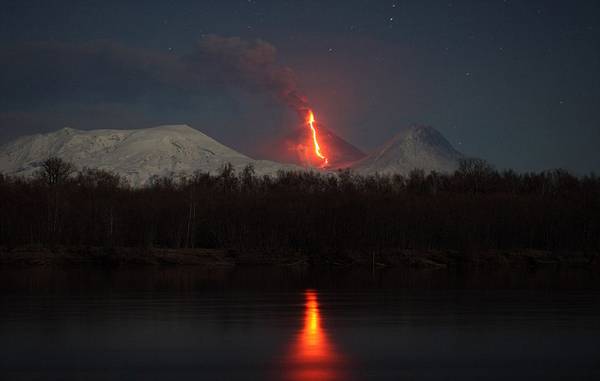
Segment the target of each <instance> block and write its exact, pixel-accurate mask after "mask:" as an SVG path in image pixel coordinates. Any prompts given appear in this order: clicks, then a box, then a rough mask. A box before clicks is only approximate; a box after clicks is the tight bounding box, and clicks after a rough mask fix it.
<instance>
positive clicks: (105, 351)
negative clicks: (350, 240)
mask: <svg viewBox="0 0 600 381" xmlns="http://www.w3.org/2000/svg"><path fill="white" fill-rule="evenodd" d="M597 284H598V282H597V279H596V276H595V275H594V274H590V273H585V272H584V273H563V272H556V271H551V272H550V273H530V274H518V275H515V274H511V275H506V274H505V275H494V274H475V275H468V276H467V275H465V274H454V275H448V274H446V273H443V272H442V273H440V272H437V273H436V272H433V273H432V272H429V273H427V272H419V273H414V272H408V273H406V272H393V271H392V272H381V273H375V274H372V273H370V272H368V271H366V272H361V271H345V270H344V271H342V270H332V271H324V272H319V273H316V274H315V273H312V272H311V273H307V272H304V271H297V270H285V269H273V268H270V269H266V268H253V269H241V270H234V271H228V270H222V271H218V270H217V271H215V270H211V271H207V270H194V269H154V268H153V269H138V270H118V271H116V270H98V269H89V270H85V269H71V270H56V269H55V270H52V269H37V270H15V269H3V270H0V287H1V291H2V292H1V293H0V295H1V296H0V298H1V299H0V300H1V302H0V308H1V314H0V379H7V380H13V379H14V380H118V379H120V380H131V379H134V380H176V379H182V380H188V379H189V380H192V379H193V380H315V381H319V380H454V379H457V380H458V379H460V380H480V379H495V380H507V379H511V380H512V379H523V380H530V379H544V380H549V379H556V380H559V379H573V380H579V379H581V380H584V379H589V380H599V379H600V292H599V291H598V287H597Z"/></svg>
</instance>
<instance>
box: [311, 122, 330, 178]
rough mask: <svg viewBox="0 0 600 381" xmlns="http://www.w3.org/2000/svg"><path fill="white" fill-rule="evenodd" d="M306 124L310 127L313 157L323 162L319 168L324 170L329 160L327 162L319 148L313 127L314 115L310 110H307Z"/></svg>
mask: <svg viewBox="0 0 600 381" xmlns="http://www.w3.org/2000/svg"><path fill="white" fill-rule="evenodd" d="M306 124H307V125H308V126H309V127H310V131H311V136H312V144H313V146H314V151H315V155H316V156H317V157H318V158H320V159H321V160H323V162H322V164H321V165H320V167H321V168H324V167H325V166H327V164H329V160H327V157H326V156H324V155H323V154H322V153H321V147H320V146H319V137H318V133H317V127H315V114H314V113H313V112H312V110H308V116H307V117H306Z"/></svg>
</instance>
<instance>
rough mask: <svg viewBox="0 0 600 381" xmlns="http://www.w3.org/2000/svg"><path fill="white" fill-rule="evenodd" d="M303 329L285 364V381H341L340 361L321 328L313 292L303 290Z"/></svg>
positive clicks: (317, 303)
mask: <svg viewBox="0 0 600 381" xmlns="http://www.w3.org/2000/svg"><path fill="white" fill-rule="evenodd" d="M304 296H305V300H306V302H305V312H304V326H303V327H302V330H301V331H300V332H299V334H298V335H297V336H296V338H295V340H294V343H293V345H292V350H291V353H290V354H289V357H288V358H287V361H286V364H285V369H284V372H285V375H286V377H285V379H286V380H294V381H308V380H311V381H326V380H327V381H331V380H342V379H344V377H343V374H342V373H343V372H342V368H343V364H342V358H341V356H340V354H339V353H337V352H336V351H335V349H334V347H333V346H332V344H331V342H330V341H329V338H328V337H327V333H326V331H325V330H324V329H323V327H322V325H321V314H320V311H319V301H318V299H317V292H316V291H313V290H307V291H306V292H305V294H304Z"/></svg>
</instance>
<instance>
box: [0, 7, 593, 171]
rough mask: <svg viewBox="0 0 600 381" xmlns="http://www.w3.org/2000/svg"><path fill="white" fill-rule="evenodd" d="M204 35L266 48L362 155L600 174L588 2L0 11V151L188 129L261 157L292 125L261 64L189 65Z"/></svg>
mask: <svg viewBox="0 0 600 381" xmlns="http://www.w3.org/2000/svg"><path fill="white" fill-rule="evenodd" d="M211 35H218V36H223V37H239V38H240V40H236V41H238V43H239V44H241V45H240V46H242V47H244V46H245V47H248V46H249V47H250V48H252V47H254V46H255V44H256V43H255V42H254V41H255V40H256V39H262V40H264V41H265V43H262V44H263V45H260V46H262V47H266V48H268V49H270V48H271V47H275V48H276V50H277V53H276V57H275V58H273V57H271V56H269V57H268V59H275V60H276V62H277V64H276V65H275V64H274V63H272V62H270V61H269V63H268V65H269V67H274V68H276V69H277V70H279V69H282V68H283V69H285V67H289V68H291V69H293V71H294V73H295V82H296V83H297V86H298V91H299V92H300V93H301V94H302V95H305V96H306V97H307V99H308V101H309V102H310V105H311V106H312V107H313V109H314V110H315V112H316V114H317V119H318V120H319V121H321V122H322V123H323V124H324V125H326V126H328V127H329V128H330V129H332V130H334V131H335V132H337V133H338V134H339V135H341V136H342V137H344V138H346V139H347V140H349V141H350V142H352V143H353V144H355V145H357V146H358V147H360V148H361V149H363V150H366V151H368V150H371V149H374V148H376V147H377V146H379V145H381V144H382V143H384V142H385V141H386V140H387V139H389V138H390V137H392V136H393V135H394V134H395V133H397V132H398V131H400V130H401V129H403V128H406V127H407V126H409V125H410V124H413V123H417V124H427V125H431V126H433V127H435V128H437V129H438V130H439V131H440V132H442V134H444V135H445V136H446V137H447V138H448V139H449V140H450V141H451V143H452V144H453V145H455V147H456V148H457V149H459V150H461V151H463V152H464V153H466V154H469V155H473V156H479V157H482V158H485V159H487V160H489V161H490V162H492V163H493V164H495V165H496V166H497V167H499V168H505V167H513V168H516V169H518V170H542V169H548V168H554V167H563V168H567V169H570V170H573V171H574V172H576V173H586V172H589V171H595V172H598V171H599V170H600V149H598V146H600V106H599V105H600V2H598V1H596V0H590V1H583V0H582V1H548V0H543V1H542V0H539V1H538V0H504V1H503V0H477V1H475V0H474V1H451V0H446V1H427V0H415V1H391V0H390V1H373V0H347V1H323V0H322V1H310V0H307V1H284V0H277V1H266V0H244V1H226V0H215V1H210V0H202V1H150V0H147V1H123V0H121V1H114V2H111V1H84V0H81V1H60V0H55V1H26V0H16V1H11V0H3V1H2V2H1V3H0V46H1V47H2V50H1V51H0V89H1V92H0V142H1V141H7V140H8V139H10V138H13V137H15V136H19V135H24V134H31V133H37V132H43V131H52V130H55V129H58V128H61V127H64V126H69V127H73V128H80V129H92V128H141V127H150V126H154V125H158V124H166V123H170V124H173V123H187V124H190V125H191V126H193V127H195V128H197V129H199V130H201V131H203V132H205V133H207V134H208V135H210V136H212V137H214V138H216V139H217V140H220V141H221V142H223V143H225V144H227V145H230V146H232V147H234V148H237V149H240V150H241V151H243V152H245V153H247V154H250V155H254V156H260V155H261V153H264V152H265V151H267V150H268V149H269V148H268V147H269V144H268V142H269V140H270V139H272V137H274V136H276V135H279V134H283V133H285V132H287V131H289V130H290V129H291V128H292V127H293V126H294V125H295V124H296V123H298V119H297V116H296V115H295V113H294V112H293V111H292V110H291V109H290V108H289V107H286V106H285V104H284V103H285V102H282V101H281V97H279V98H278V97H277V96H274V95H276V93H277V89H275V90H274V87H276V88H278V86H279V82H277V83H276V84H275V85H273V83H271V82H269V83H266V84H265V82H264V81H262V80H264V77H261V80H254V79H252V78H249V76H251V75H254V74H255V70H254V69H255V68H256V66H251V67H249V68H246V67H245V66H244V67H243V68H242V69H240V68H239V67H237V66H236V65H233V67H232V66H231V63H230V62H229V66H227V65H224V66H221V65H220V63H219V62H220V61H219V60H207V59H206V58H205V57H204V58H202V57H200V58H198V57H199V54H198V44H199V41H202V40H203V39H206V38H207V36H211ZM200 44H202V43H201V42H200ZM245 44H247V45H245ZM271 45H272V46H271ZM232 49H235V47H234V48H232ZM268 49H267V50H268ZM252 52H255V50H252ZM271 53H273V52H271ZM200 56H201V55H200ZM236 57H237V56H236ZM244 57H246V56H244ZM251 58H252V59H253V60H256V62H259V63H261V62H263V61H262V60H263V59H264V57H263V56H262V55H261V56H259V57H256V55H253V56H251ZM253 62H254V61H253ZM256 62H254V63H255V64H256ZM192 64H193V65H195V66H193V70H189V67H190V65H192ZM181 65H183V66H181ZM241 65H245V63H243V64H241ZM222 67H225V68H226V69H223V70H221V68H222ZM234 69H235V70H237V69H239V70H241V74H240V73H234V72H233V71H232V70H234ZM283 69H282V70H283ZM261 70H262V69H261ZM224 73H225V74H227V75H225V74H224ZM285 73H288V72H287V71H285ZM259 74H260V73H259ZM290 76H291V73H290ZM269 78H270V77H269ZM291 78H292V79H293V78H294V77H291ZM261 81H262V82H261Z"/></svg>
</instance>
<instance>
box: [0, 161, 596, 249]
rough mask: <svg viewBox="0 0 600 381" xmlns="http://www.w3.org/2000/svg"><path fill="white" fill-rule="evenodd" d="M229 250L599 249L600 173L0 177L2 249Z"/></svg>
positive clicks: (466, 164)
mask: <svg viewBox="0 0 600 381" xmlns="http://www.w3.org/2000/svg"><path fill="white" fill-rule="evenodd" d="M22 245H43V246H52V245H67V246H109V247H168V248H228V249H232V250H234V251H236V252H244V253H256V254H257V255H267V256H286V255H302V256H305V257H307V258H312V259H318V258H331V259H333V258H344V257H345V256H347V255H349V254H350V253H359V254H360V253H369V254H370V253H377V252H382V251H390V250H399V249H416V250H419V249H423V250H430V249H440V250H458V251H465V250H470V251H477V250H481V249H499V250H518V249H540V250H553V251H590V252H597V251H598V250H599V249H600V179H599V178H598V177H596V176H595V175H587V176H582V177H577V176H574V175H572V174H569V173H568V172H566V171H563V170H552V171H546V172H541V173H524V174H521V173H516V172H514V171H511V170H507V171H498V170H495V169H494V168H493V167H491V166H490V165H488V164H487V163H486V162H484V161H482V160H477V159H467V160H463V161H461V163H460V166H459V169H458V170H457V171H455V172H454V173H451V174H442V173H436V172H432V173H425V172H423V171H420V170H415V171H412V172H411V173H410V174H409V175H408V176H401V175H370V176H360V175H357V174H354V173H352V172H350V171H339V172H338V173H335V174H323V173H316V172H280V173H278V175H277V176H272V177H269V176H257V175H255V173H254V169H253V168H252V166H248V167H246V168H245V169H244V170H243V171H241V172H240V173H236V172H235V171H234V169H233V168H232V166H231V165H226V166H224V167H223V168H222V170H221V171H220V172H219V173H218V174H214V175H211V174H208V173H201V172H197V173H195V174H194V175H193V176H190V177H188V178H183V179H173V178H169V177H163V178H153V179H152V180H151V181H150V182H149V184H147V185H145V186H143V187H137V188H136V187H131V186H129V185H128V184H127V183H126V182H125V181H124V180H123V179H122V178H120V177H119V176H118V175H116V174H114V173H110V172H107V171H103V170H98V169H83V170H81V171H75V169H74V167H73V165H71V164H69V163H66V162H64V161H62V160H61V159H58V158H50V159H48V160H47V161H46V162H44V164H43V166H42V168H41V169H40V171H39V172H38V173H37V174H36V175H35V176H33V177H31V178H21V177H12V176H7V175H2V174H0V246H4V247H16V246H22Z"/></svg>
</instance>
